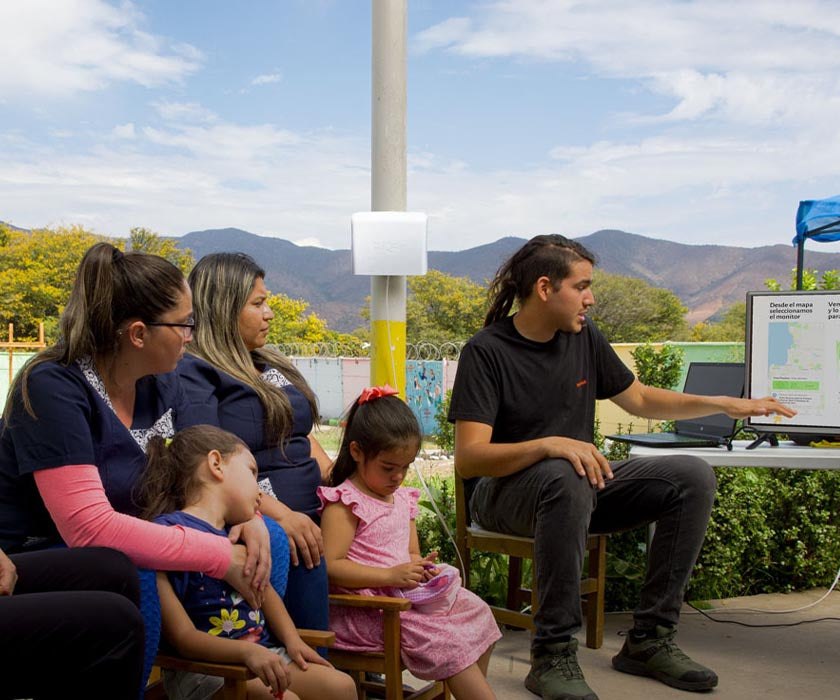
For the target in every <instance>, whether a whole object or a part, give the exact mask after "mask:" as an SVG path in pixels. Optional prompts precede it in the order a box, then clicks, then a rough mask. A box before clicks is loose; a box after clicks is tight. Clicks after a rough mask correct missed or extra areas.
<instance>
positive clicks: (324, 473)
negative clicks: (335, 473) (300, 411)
mask: <svg viewBox="0 0 840 700" xmlns="http://www.w3.org/2000/svg"><path fill="white" fill-rule="evenodd" d="M309 450H310V453H311V454H312V456H313V457H314V458H315V461H316V462H318V468H319V469H320V470H321V483H322V484H326V483H327V479H328V478H329V475H330V472H331V471H332V466H333V460H332V457H330V456H329V455H328V454H327V453H326V451H325V450H324V448H323V447H321V443H320V442H318V440H316V439H315V433H309Z"/></svg>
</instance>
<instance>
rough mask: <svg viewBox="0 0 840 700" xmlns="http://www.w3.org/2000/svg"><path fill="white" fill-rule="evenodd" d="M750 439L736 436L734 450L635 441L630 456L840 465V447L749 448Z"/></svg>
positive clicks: (725, 463)
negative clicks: (674, 456) (657, 444)
mask: <svg viewBox="0 0 840 700" xmlns="http://www.w3.org/2000/svg"><path fill="white" fill-rule="evenodd" d="M750 442H751V441H750V440H735V441H734V442H733V443H732V451H731V452H730V451H729V450H727V449H726V448H725V447H642V446H641V445H632V446H631V449H630V456H631V457H655V456H664V455H676V454H680V455H693V456H695V457H700V458H701V459H704V460H706V462H708V463H709V464H710V465H711V466H713V467H776V468H781V469H840V448H838V447H810V446H807V445H797V444H795V443H793V442H783V441H780V442H779V445H778V447H771V446H770V445H768V444H767V443H763V444H761V445H759V446H758V447H756V448H755V449H752V450H748V449H746V447H747V445H749V444H750Z"/></svg>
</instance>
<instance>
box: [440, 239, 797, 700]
mask: <svg viewBox="0 0 840 700" xmlns="http://www.w3.org/2000/svg"><path fill="white" fill-rule="evenodd" d="M595 262H596V260H595V257H594V255H593V254H592V253H591V252H589V251H588V250H587V249H586V248H584V247H583V246H582V245H580V244H579V243H577V242H575V241H572V240H569V239H567V238H565V237H563V236H560V235H542V236H536V237H534V238H532V239H531V240H530V241H528V242H527V243H526V244H525V245H524V246H523V247H522V248H520V249H519V250H518V251H517V252H516V253H514V254H513V256H511V258H510V259H508V260H507V261H506V262H505V263H504V264H502V266H501V267H500V268H499V271H498V272H497V274H496V277H495V279H494V280H493V282H492V284H491V287H490V301H491V308H490V311H489V313H488V314H487V318H486V320H485V327H484V328H483V329H482V330H481V331H479V332H478V333H477V334H476V335H475V336H474V337H473V338H472V339H471V340H470V341H469V342H468V343H467V345H466V346H465V347H464V350H463V352H462V354H461V358H460V360H459V363H458V374H457V376H456V378H455V386H454V389H453V392H452V402H451V407H450V411H449V420H450V421H452V422H454V423H455V467H456V469H457V470H458V472H459V474H460V475H461V476H462V477H464V478H465V479H466V480H467V481H466V489H467V496H468V502H469V515H470V516H471V517H472V519H473V520H475V521H477V522H478V523H480V524H481V525H482V526H483V527H486V528H488V529H491V530H496V531H500V532H507V533H510V534H513V535H521V536H527V537H533V538H534V556H535V563H536V569H537V581H536V585H537V591H538V593H539V608H538V610H537V611H536V614H535V616H534V625H535V629H534V636H533V640H532V644H531V671H530V673H529V674H528V677H527V678H526V680H525V686H526V687H527V688H528V689H529V690H531V691H532V692H534V693H535V694H537V695H540V696H542V697H544V698H550V699H551V700H597V695H596V694H595V693H594V692H593V691H592V689H591V688H590V687H589V686H588V685H587V683H586V681H585V680H584V677H583V674H582V672H581V670H580V667H579V665H578V662H577V644H578V643H577V640H576V639H575V638H574V634H575V633H576V632H577V631H578V630H579V629H580V626H581V606H580V595H579V586H580V572H581V568H582V564H583V555H584V548H585V542H586V537H587V535H588V534H589V533H599V534H600V533H609V532H619V531H622V530H627V529H630V528H635V527H639V526H642V525H646V524H648V523H652V522H656V523H657V527H656V533H655V536H654V538H653V541H652V542H651V546H650V551H649V555H648V571H647V576H646V580H645V582H644V585H643V587H642V593H641V600H640V602H639V605H638V607H637V608H636V610H635V611H634V615H633V618H634V628H633V629H632V630H630V631H629V633H628V635H627V637H626V639H625V643H624V646H623V648H622V649H621V651H620V652H619V653H618V655H616V656H615V657H614V658H613V666H614V667H615V668H616V669H617V670H619V671H624V672H626V673H632V674H636V675H644V676H651V677H654V678H657V679H658V680H660V681H662V682H664V683H667V684H668V685H670V686H673V687H676V688H680V689H683V690H692V691H702V690H708V689H711V688H713V687H715V686H716V685H717V683H718V678H717V675H716V674H715V673H714V672H713V671H711V670H709V669H708V668H705V667H704V666H701V665H700V664H698V663H696V662H694V661H692V660H691V659H690V658H689V657H688V656H686V655H685V654H684V653H683V652H682V651H681V650H680V649H679V647H677V646H676V644H675V643H674V635H675V633H676V625H677V622H678V620H679V611H680V606H681V604H682V600H683V595H684V592H685V589H686V587H687V585H688V579H689V576H690V574H691V569H692V567H693V566H694V562H695V560H696V558H697V555H698V553H699V551H700V547H701V545H702V543H703V538H704V536H705V531H706V526H707V523H708V520H709V515H710V513H711V509H712V503H713V501H714V494H715V477H714V473H713V472H712V469H711V468H710V467H709V465H708V464H706V463H705V462H704V461H702V460H700V459H698V458H696V457H689V456H668V457H660V458H632V459H628V460H624V461H621V462H615V463H612V464H610V462H608V461H607V460H606V458H605V457H604V456H603V455H602V454H601V453H600V452H599V451H598V450H597V449H596V447H595V445H594V444H593V438H594V419H595V401H596V400H599V399H611V400H612V401H614V402H615V403H616V404H618V405H619V406H620V407H621V408H623V409H624V410H626V411H628V412H629V413H631V414H633V415H637V416H641V417H644V418H661V419H665V418H668V419H680V418H692V417H698V416H703V415H709V414H713V413H726V414H727V415H729V416H732V417H735V418H743V417H746V416H752V415H768V414H770V413H780V414H782V415H785V416H790V415H793V413H794V412H793V411H792V410H791V409H789V408H788V407H786V406H784V405H782V404H780V403H778V402H777V401H775V399H772V398H764V399H735V398H731V397H727V396H695V395H690V394H682V393H679V392H673V391H667V390H664V389H657V388H654V387H649V386H645V385H644V384H641V383H640V382H639V381H638V380H637V379H636V378H635V377H634V376H633V373H632V372H631V371H630V370H629V369H628V368H627V367H626V366H625V365H624V364H623V363H622V362H621V360H620V359H619V357H618V356H617V355H616V354H615V352H614V351H613V350H612V348H611V347H610V345H609V343H608V342H607V340H606V339H605V338H604V336H603V335H602V334H601V333H600V331H599V330H598V329H597V327H596V326H595V325H594V324H593V323H592V322H591V321H590V320H589V319H588V318H587V311H588V310H589V308H590V307H591V306H592V305H593V304H594V303H595V299H594V296H593V293H592V289H591V286H592V273H593V267H594V265H595Z"/></svg>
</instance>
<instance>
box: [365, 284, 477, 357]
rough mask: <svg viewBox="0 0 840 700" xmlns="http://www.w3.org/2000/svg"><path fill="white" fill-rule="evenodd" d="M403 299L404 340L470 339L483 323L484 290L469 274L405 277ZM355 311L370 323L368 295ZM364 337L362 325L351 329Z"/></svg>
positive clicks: (442, 340) (447, 340)
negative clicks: (357, 310)
mask: <svg viewBox="0 0 840 700" xmlns="http://www.w3.org/2000/svg"><path fill="white" fill-rule="evenodd" d="M406 291H407V298H406V302H405V320H406V340H407V341H408V342H409V343H419V342H422V341H425V342H429V343H434V344H438V345H439V344H440V343H445V342H449V341H457V340H466V339H468V338H471V337H472V336H473V335H474V334H475V333H476V332H477V331H478V330H480V329H481V328H482V327H483V326H484V316H485V315H486V314H487V309H488V305H487V289H486V287H482V286H481V285H480V284H476V283H475V282H473V281H472V280H471V279H470V278H469V277H452V276H451V275H447V274H446V273H444V272H440V271H439V270H429V271H428V272H427V273H426V274H425V275H417V276H414V277H409V278H408V285H407V290H406ZM365 301H366V302H367V303H366V305H365V306H364V307H362V309H361V310H360V311H359V316H361V317H362V318H363V319H364V320H365V321H367V322H368V323H369V322H370V297H367V299H366V300H365ZM354 334H355V335H358V336H359V337H364V338H366V337H367V335H368V330H367V329H365V328H362V329H359V330H357V331H355V332H354Z"/></svg>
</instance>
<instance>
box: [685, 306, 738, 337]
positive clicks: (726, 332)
mask: <svg viewBox="0 0 840 700" xmlns="http://www.w3.org/2000/svg"><path fill="white" fill-rule="evenodd" d="M746 319H747V305H746V303H745V302H743V301H739V302H736V303H734V304H732V305H731V306H730V307H729V308H728V309H727V310H726V313H725V314H724V315H723V318H722V319H721V320H720V321H718V322H716V323H698V324H697V325H696V326H694V327H693V328H692V329H691V339H692V340H693V341H695V342H698V343H710V342H723V341H727V340H734V341H738V342H741V343H743V342H744V329H745V328H746V322H747V321H746Z"/></svg>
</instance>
